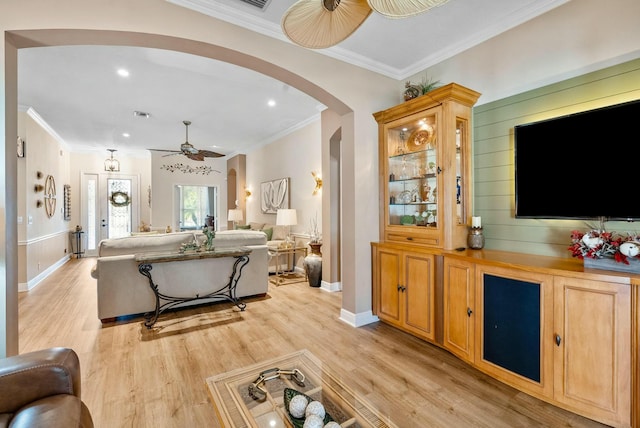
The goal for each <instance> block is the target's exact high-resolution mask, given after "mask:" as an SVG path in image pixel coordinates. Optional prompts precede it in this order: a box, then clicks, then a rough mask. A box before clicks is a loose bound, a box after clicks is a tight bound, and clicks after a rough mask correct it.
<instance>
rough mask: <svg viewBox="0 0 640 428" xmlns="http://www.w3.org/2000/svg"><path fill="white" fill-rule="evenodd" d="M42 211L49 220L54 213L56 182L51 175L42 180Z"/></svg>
mask: <svg viewBox="0 0 640 428" xmlns="http://www.w3.org/2000/svg"><path fill="white" fill-rule="evenodd" d="M44 209H45V211H46V212H47V217H49V218H51V217H53V214H55V212H56V180H55V179H54V178H53V175H47V178H46V179H45V180H44Z"/></svg>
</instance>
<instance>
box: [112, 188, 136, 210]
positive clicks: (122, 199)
mask: <svg viewBox="0 0 640 428" xmlns="http://www.w3.org/2000/svg"><path fill="white" fill-rule="evenodd" d="M109 201H110V202H111V205H113V206H114V207H126V206H127V205H129V204H130V203H131V198H130V197H129V195H128V194H127V193H125V192H120V191H117V192H113V193H112V194H111V197H110V198H109Z"/></svg>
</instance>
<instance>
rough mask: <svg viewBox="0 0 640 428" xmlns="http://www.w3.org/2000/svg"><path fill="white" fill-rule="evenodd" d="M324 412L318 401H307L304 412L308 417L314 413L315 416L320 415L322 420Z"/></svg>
mask: <svg viewBox="0 0 640 428" xmlns="http://www.w3.org/2000/svg"><path fill="white" fill-rule="evenodd" d="M325 413H326V412H325V410H324V406H323V405H322V403H321V402H319V401H312V402H311V403H309V404H308V405H307V410H305V412H304V414H305V416H306V417H309V416H311V415H316V416H320V418H321V419H322V420H324V415H325Z"/></svg>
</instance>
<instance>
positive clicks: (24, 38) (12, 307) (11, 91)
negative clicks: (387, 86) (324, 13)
mask: <svg viewBox="0 0 640 428" xmlns="http://www.w3.org/2000/svg"><path fill="white" fill-rule="evenodd" d="M62 45H121V46H139V47H151V48H158V49H169V50H174V51H178V52H184V53H189V54H193V55H199V56H203V57H207V58H211V59H215V60H220V61H224V62H228V63H231V64H235V65H238V66H241V67H245V68H249V69H252V70H254V71H257V72H260V73H262V74H265V75H267V76H270V77H272V78H275V79H277V80H280V81H282V82H284V83H286V84H288V85H290V86H292V87H295V88H296V89H298V90H300V91H302V92H304V93H306V94H308V95H309V96H311V97H314V98H315V99H317V100H318V101H320V102H321V103H322V104H324V105H325V106H327V107H328V108H329V110H331V111H332V112H334V113H335V114H336V115H338V116H340V117H343V120H347V121H351V123H350V126H349V128H350V129H353V123H352V122H353V114H352V113H353V112H352V110H351V109H350V108H349V107H348V106H347V105H346V104H345V103H343V102H342V101H341V100H340V99H338V98H337V97H335V96H334V95H332V94H331V93H329V92H327V91H326V90H325V89H323V88H321V87H320V86H318V85H316V84H314V83H312V82H310V81H309V80H307V79H305V78H303V77H301V76H300V75H297V74H295V73H292V72H290V71H288V70H286V69H284V68H282V67H279V66H277V65H275V64H273V63H270V62H267V61H265V60H262V59H260V58H257V57H254V56H251V55H248V54H244V53H241V52H239V51H235V50H232V49H228V48H225V47H222V46H218V45H213V44H209V43H205V42H201V41H196V40H190V39H184V38H179V37H172V36H166V35H158V34H150V33H138V32H128V31H109V30H79V29H62V30H61V29H54V30H51V29H49V30H17V31H6V32H5V50H4V52H3V53H4V63H5V73H6V74H5V96H6V102H5V108H6V110H5V118H4V119H5V136H9V135H17V50H19V49H23V48H30V47H45V46H62ZM5 141H12V139H10V138H8V137H7V138H5ZM6 151H7V152H8V150H6ZM6 164H7V165H8V166H6V168H5V175H6V176H5V181H4V183H3V184H5V185H6V187H7V188H11V187H13V188H12V190H11V191H9V192H7V195H6V201H11V199H12V198H13V199H14V200H15V192H16V186H15V184H16V183H15V182H16V178H15V171H16V168H15V165H16V161H15V159H13V160H11V159H8V160H7V161H6ZM7 177H8V178H7ZM329 197H330V192H325V193H323V198H329ZM10 205H11V204H10V203H9V204H7V207H6V208H7V210H6V216H5V221H6V220H7V219H10V218H15V215H16V212H15V207H13V208H11V207H10ZM329 221H330V220H329ZM323 222H324V220H323ZM324 224H326V223H324ZM16 235H17V226H16V224H15V223H14V222H11V221H6V234H5V239H6V241H5V252H6V254H5V255H6V257H5V260H4V262H5V263H6V266H0V267H3V268H4V267H6V271H7V272H8V273H7V275H6V277H5V278H3V279H2V280H5V281H6V282H5V284H4V294H5V296H2V300H4V303H5V307H4V308H0V309H4V314H3V315H4V317H5V321H6V322H5V323H4V330H2V331H0V340H1V341H2V344H0V356H2V355H3V354H4V355H13V354H17V352H18V323H17V317H18V310H17V301H18V300H17V287H16V289H15V290H14V289H13V288H14V286H15V284H16V283H17V278H15V277H14V275H15V273H11V272H15V271H16V270H17V258H15V257H12V256H11V254H12V253H13V254H15V253H16V252H17V239H16ZM0 312H2V311H0ZM1 345H5V346H1Z"/></svg>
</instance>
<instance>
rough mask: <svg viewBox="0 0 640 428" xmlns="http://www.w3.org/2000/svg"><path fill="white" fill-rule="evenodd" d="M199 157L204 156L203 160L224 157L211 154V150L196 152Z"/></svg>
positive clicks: (218, 154)
mask: <svg viewBox="0 0 640 428" xmlns="http://www.w3.org/2000/svg"><path fill="white" fill-rule="evenodd" d="M198 154H199V155H202V156H204V157H205V158H222V157H224V155H223V154H222V153H217V152H212V151H211V150H200V151H198Z"/></svg>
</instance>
